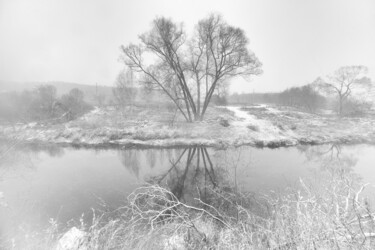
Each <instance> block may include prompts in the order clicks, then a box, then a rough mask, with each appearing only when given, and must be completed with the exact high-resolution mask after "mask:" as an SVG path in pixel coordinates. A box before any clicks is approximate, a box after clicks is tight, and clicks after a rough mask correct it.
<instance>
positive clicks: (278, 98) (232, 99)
mask: <svg viewBox="0 0 375 250" xmlns="http://www.w3.org/2000/svg"><path fill="white" fill-rule="evenodd" d="M228 101H229V103H234V104H236V103H237V104H253V103H272V104H276V105H282V106H290V107H294V108H299V109H302V110H305V111H308V112H312V113H313V112H316V110H317V109H320V108H323V107H324V106H325V105H326V103H327V99H326V97H324V96H323V95H321V94H319V92H318V91H317V90H316V89H315V87H314V86H313V85H311V84H309V85H304V86H301V87H292V88H288V89H286V90H284V91H282V92H279V93H248V94H233V95H231V96H228Z"/></svg>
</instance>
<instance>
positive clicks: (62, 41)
mask: <svg viewBox="0 0 375 250" xmlns="http://www.w3.org/2000/svg"><path fill="white" fill-rule="evenodd" d="M212 12H216V13H220V14H222V15H223V17H224V19H225V20H226V21H227V22H228V23H230V24H232V25H235V26H238V27H241V28H242V29H244V30H245V32H246V34H247V36H248V37H249V39H250V45H249V48H250V49H251V50H252V51H254V52H255V54H256V55H257V56H258V58H259V59H260V61H261V62H262V63H263V70H264V73H263V75H261V76H257V77H254V78H253V80H252V81H251V82H248V81H246V80H242V79H237V80H235V81H234V82H233V83H232V88H231V90H232V92H234V91H236V92H250V91H253V90H254V91H279V90H283V89H285V88H287V87H290V86H293V85H303V84H307V83H309V82H311V81H313V80H314V79H315V78H316V77H318V76H322V75H326V74H328V73H331V72H332V71H334V70H335V69H337V68H338V67H340V66H345V65H358V64H360V65H366V66H368V67H369V73H370V77H372V78H373V80H374V79H375V1H373V0H353V1H347V0H310V1H302V0H283V1H281V0H273V1H271V0H262V1H260V0H254V1H250V0H243V1H241V0H231V1H218V0H212V1H202V0H200V1H199V0H194V1H191V0H185V1H181V0H163V1H152V0H149V1H146V0H137V1H120V0H111V1H105V0H101V1H99V0H61V1H58V0H0V80H11V81H67V82H76V83H83V84H95V83H98V84H102V85H108V86H110V85H112V84H113V82H114V80H115V78H116V75H117V74H118V72H119V71H120V70H121V69H122V67H123V65H122V64H121V63H120V62H119V61H118V58H119V55H120V50H119V47H120V45H121V44H124V45H126V44H128V43H129V42H137V36H138V35H139V34H141V33H143V32H145V31H147V30H148V29H149V28H150V23H151V21H152V20H153V19H154V18H155V17H156V16H166V17H171V18H172V19H173V20H174V21H177V22H184V23H185V26H186V27H187V28H188V29H192V28H193V27H194V25H195V24H196V23H197V21H198V20H199V19H201V18H204V17H206V16H207V15H208V14H209V13H212ZM0 87H1V86H0Z"/></svg>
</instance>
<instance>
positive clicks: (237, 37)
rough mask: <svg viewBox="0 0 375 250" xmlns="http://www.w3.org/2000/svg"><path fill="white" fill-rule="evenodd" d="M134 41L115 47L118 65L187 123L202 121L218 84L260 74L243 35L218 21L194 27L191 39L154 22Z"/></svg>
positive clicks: (175, 26) (163, 21)
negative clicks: (170, 103) (137, 75)
mask: <svg viewBox="0 0 375 250" xmlns="http://www.w3.org/2000/svg"><path fill="white" fill-rule="evenodd" d="M140 40H141V44H139V45H134V44H130V45H128V46H122V47H121V49H122V52H123V57H122V58H123V60H124V63H125V64H126V65H127V66H129V67H130V68H131V69H132V70H133V71H135V72H137V73H140V74H141V75H142V77H143V78H142V79H143V80H142V82H143V83H144V84H147V85H153V86H155V87H157V88H159V89H162V90H163V91H164V93H165V94H166V95H167V96H168V97H169V98H170V99H171V100H172V101H173V103H174V104H175V105H176V107H177V108H178V110H179V111H180V112H181V114H182V115H183V116H184V117H185V119H186V120H187V121H189V122H192V121H194V120H196V121H197V120H202V119H203V117H204V114H205V112H206V110H207V107H208V104H209V103H210V100H211V97H212V95H213V94H214V92H215V89H216V87H217V86H218V85H219V84H220V83H222V82H223V81H227V80H229V79H231V78H234V77H237V76H251V75H257V74H260V73H261V63H260V62H259V60H258V59H257V57H256V56H255V55H254V53H253V52H251V51H250V50H249V49H248V48H247V46H248V43H249V41H248V39H247V37H246V36H245V33H244V31H243V30H241V29H240V28H236V27H233V26H230V25H228V24H227V23H226V22H225V21H224V20H223V19H222V17H221V16H219V15H210V16H209V17H208V18H206V19H203V20H201V21H199V22H198V24H197V25H196V28H195V31H194V34H193V36H192V38H191V39H188V38H187V36H186V33H185V31H184V29H183V26H182V25H181V24H176V23H174V22H172V21H171V20H170V19H167V18H164V17H161V18H156V19H155V20H154V21H153V26H152V29H151V31H149V32H147V33H144V34H143V35H141V36H140Z"/></svg>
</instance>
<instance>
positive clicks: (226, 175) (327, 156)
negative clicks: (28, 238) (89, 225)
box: [0, 143, 375, 239]
mask: <svg viewBox="0 0 375 250" xmlns="http://www.w3.org/2000/svg"><path fill="white" fill-rule="evenodd" d="M8 146H9V145H5V144H4V143H3V145H2V148H1V149H3V151H4V149H6V148H7V147H8ZM374 163H375V146H369V145H357V146H339V145H323V146H298V147H293V148H280V149H268V148H266V149H260V148H252V147H240V148H236V149H227V150H215V149H212V148H200V147H195V148H178V149H126V150H125V149H107V150H94V149H76V148H62V147H49V148H41V147H37V146H35V145H34V146H30V145H29V146H27V145H19V146H17V147H14V148H13V149H12V150H10V151H8V152H7V153H6V154H5V155H3V157H2V158H0V192H1V193H2V194H3V198H2V199H1V200H0V202H2V203H6V206H1V205H0V237H1V238H3V239H4V238H9V237H11V236H13V235H17V234H26V233H28V232H33V231H38V230H42V229H43V228H45V227H46V226H48V223H49V222H48V221H49V220H50V218H53V219H55V220H57V221H58V222H59V223H61V224H64V225H66V224H69V221H70V220H72V219H74V220H78V219H79V218H80V217H81V216H82V214H83V218H84V219H85V220H87V221H89V220H90V218H91V217H90V216H91V214H92V213H91V211H92V208H94V209H95V210H104V209H111V208H116V207H118V206H120V205H121V204H123V202H124V200H125V199H126V196H127V195H128V194H129V193H130V192H132V191H133V190H134V189H135V188H136V187H138V186H140V185H142V184H144V183H145V182H149V183H150V182H151V183H160V184H162V185H165V186H167V187H168V188H169V189H170V190H172V191H173V193H175V195H176V196H177V197H179V198H180V199H181V200H184V201H188V200H189V199H191V198H193V197H195V196H196V195H197V190H198V189H199V188H202V187H204V186H212V187H215V186H221V187H226V186H228V188H229V187H233V186H235V187H236V188H238V189H241V190H243V191H251V192H268V191H270V190H283V189H285V187H287V186H294V185H296V183H297V182H298V180H299V179H300V177H307V176H311V175H312V174H313V173H314V172H316V171H324V170H325V169H326V168H332V167H333V168H344V169H348V170H350V171H353V172H354V173H356V174H358V176H359V177H360V178H362V181H363V182H369V183H373V184H375V166H374ZM371 188H372V187H370V189H371ZM200 191H202V190H200ZM0 204H1V203H0Z"/></svg>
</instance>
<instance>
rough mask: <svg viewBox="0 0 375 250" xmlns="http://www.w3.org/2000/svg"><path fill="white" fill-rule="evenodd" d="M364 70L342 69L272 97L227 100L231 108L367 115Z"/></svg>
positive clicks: (250, 95)
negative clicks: (258, 105)
mask: <svg viewBox="0 0 375 250" xmlns="http://www.w3.org/2000/svg"><path fill="white" fill-rule="evenodd" d="M366 74H367V68H366V67H364V66H356V65H355V66H344V67H341V68H339V69H338V70H336V71H335V72H334V73H333V74H332V75H328V76H326V77H318V78H317V79H316V80H315V81H314V82H312V83H311V84H307V85H304V86H300V87H292V88H288V89H286V90H284V91H282V92H278V93H277V92H275V93H246V94H237V93H234V94H232V95H230V96H228V98H227V99H228V102H229V103H231V104H254V103H272V104H276V105H283V106H289V107H294V108H298V109H302V110H305V111H308V112H312V113H315V112H316V111H317V110H319V109H330V110H333V111H335V112H336V113H337V114H338V115H339V116H353V115H362V114H364V113H367V112H368V111H369V110H370V109H371V107H372V103H373V102H374V101H375V100H371V98H367V99H366V98H364V93H368V92H369V91H370V89H371V87H372V82H371V79H370V78H368V77H366Z"/></svg>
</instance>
